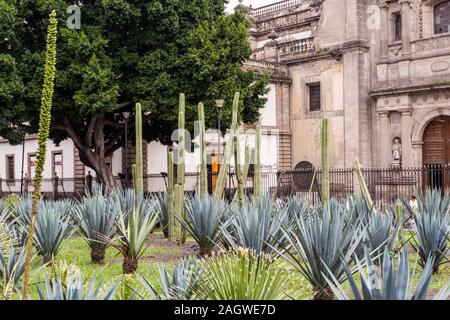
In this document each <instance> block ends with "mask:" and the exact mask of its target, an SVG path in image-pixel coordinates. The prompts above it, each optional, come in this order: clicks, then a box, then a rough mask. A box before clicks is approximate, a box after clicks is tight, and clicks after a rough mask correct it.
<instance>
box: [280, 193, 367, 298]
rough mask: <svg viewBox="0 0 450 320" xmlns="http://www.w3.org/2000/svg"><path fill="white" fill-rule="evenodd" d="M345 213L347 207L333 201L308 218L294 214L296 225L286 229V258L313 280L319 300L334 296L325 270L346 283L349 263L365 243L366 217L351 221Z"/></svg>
mask: <svg viewBox="0 0 450 320" xmlns="http://www.w3.org/2000/svg"><path fill="white" fill-rule="evenodd" d="M345 215H346V213H345V209H344V207H343V206H341V205H339V204H338V203H337V202H336V201H335V200H331V201H330V202H329V203H327V204H325V205H323V206H322V207H320V208H316V209H315V210H314V211H313V213H312V214H311V216H309V217H308V218H307V219H301V218H299V217H294V224H295V228H291V229H287V228H283V231H284V233H285V236H286V238H287V240H288V243H289V247H290V250H287V251H286V253H284V254H283V257H284V258H285V259H286V260H287V261H288V262H289V263H290V264H291V265H292V266H293V267H294V268H295V269H296V270H297V271H298V272H300V273H301V274H302V275H303V276H304V277H305V278H306V279H307V280H308V281H309V282H310V283H311V285H312V286H313V296H314V299H316V300H326V299H332V298H333V292H332V290H331V289H330V287H329V285H328V283H327V281H326V279H325V277H324V273H325V272H326V270H327V269H330V271H331V272H332V274H333V275H334V277H335V278H336V279H338V281H339V282H340V283H341V282H343V281H344V280H345V271H344V265H345V262H349V261H350V260H351V259H352V255H353V254H354V253H355V250H356V249H357V247H358V245H359V243H360V242H361V239H362V236H363V227H362V220H361V219H360V220H358V221H357V222H356V223H347V222H346V218H345ZM341 257H343V259H341Z"/></svg>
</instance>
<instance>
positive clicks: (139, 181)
mask: <svg viewBox="0 0 450 320" xmlns="http://www.w3.org/2000/svg"><path fill="white" fill-rule="evenodd" d="M142 152H143V151H142V106H141V104H140V103H136V183H135V186H134V188H135V190H136V192H137V193H141V192H144V169H143V159H142Z"/></svg>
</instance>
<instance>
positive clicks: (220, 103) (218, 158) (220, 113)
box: [216, 99, 225, 164]
mask: <svg viewBox="0 0 450 320" xmlns="http://www.w3.org/2000/svg"><path fill="white" fill-rule="evenodd" d="M224 103H225V100H223V99H217V100H216V107H217V110H218V111H219V114H218V119H217V128H218V130H219V134H218V139H217V163H218V164H220V163H221V162H220V158H221V157H220V136H221V135H222V131H221V128H220V122H221V120H222V107H223V105H224Z"/></svg>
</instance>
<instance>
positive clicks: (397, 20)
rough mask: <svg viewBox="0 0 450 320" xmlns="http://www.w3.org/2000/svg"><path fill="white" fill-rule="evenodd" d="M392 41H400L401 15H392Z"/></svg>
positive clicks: (397, 13)
mask: <svg viewBox="0 0 450 320" xmlns="http://www.w3.org/2000/svg"><path fill="white" fill-rule="evenodd" d="M394 41H402V15H401V14H400V12H396V13H394Z"/></svg>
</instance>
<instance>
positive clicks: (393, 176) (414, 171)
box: [0, 165, 450, 207]
mask: <svg viewBox="0 0 450 320" xmlns="http://www.w3.org/2000/svg"><path fill="white" fill-rule="evenodd" d="M362 173H363V176H364V179H365V181H366V184H367V187H368V189H369V192H370V194H371V196H372V199H373V200H374V202H375V203H376V205H377V206H378V207H384V206H386V205H389V204H391V203H393V202H394V201H395V200H396V199H398V198H399V197H409V196H410V195H411V194H413V192H414V190H418V191H421V190H424V189H425V188H427V187H432V188H440V189H444V190H445V189H447V188H448V187H449V186H450V166H448V165H429V166H423V167H420V168H371V169H363V170H362ZM322 174H323V173H322V170H320V169H319V170H314V169H301V170H290V171H276V170H272V171H270V170H269V171H268V170H264V171H263V172H262V179H261V187H262V190H263V192H265V193H269V194H272V195H276V196H277V197H279V198H286V197H289V196H299V197H304V198H308V199H309V200H310V201H311V202H313V203H317V202H319V201H321V198H322V195H321V189H322ZM115 180H116V184H117V185H118V186H122V187H124V186H126V183H125V181H124V179H123V178H120V177H116V178H115ZM216 180H217V174H213V173H211V172H210V173H209V177H208V182H209V187H210V190H211V191H212V190H213V188H214V186H215V182H216ZM329 180H330V195H331V197H333V198H337V199H345V198H347V197H349V196H351V195H354V194H356V193H358V192H359V185H358V182H357V178H356V173H355V170H354V169H331V170H330V177H329ZM185 181H186V182H185V191H186V192H187V193H192V194H193V193H195V192H197V191H198V190H199V182H200V175H199V173H196V172H195V173H186V179H185ZM96 182H98V181H97V179H96V178H95V177H92V176H87V177H84V178H78V179H76V178H64V179H60V178H57V177H55V178H52V179H44V180H43V184H42V193H43V195H44V197H46V198H48V199H61V198H77V197H80V196H82V195H83V194H84V193H85V190H86V188H92V186H93V185H94V184H95V183H96ZM144 185H145V189H146V191H147V192H148V193H156V192H161V191H165V190H166V189H167V174H166V173H160V174H150V175H147V176H145V177H144ZM237 185H238V184H237V181H236V177H235V174H234V173H233V172H231V173H230V174H229V175H228V177H227V180H226V183H225V196H226V197H227V198H232V197H233V196H234V194H235V192H236V190H237ZM33 191H34V186H33V182H32V181H31V180H29V179H24V180H23V181H22V180H5V179H1V178H0V197H6V196H8V195H9V194H21V193H22V194H26V193H31V192H33ZM245 193H246V195H248V196H250V195H252V193H253V175H252V174H249V176H248V178H247V180H246V182H245Z"/></svg>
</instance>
